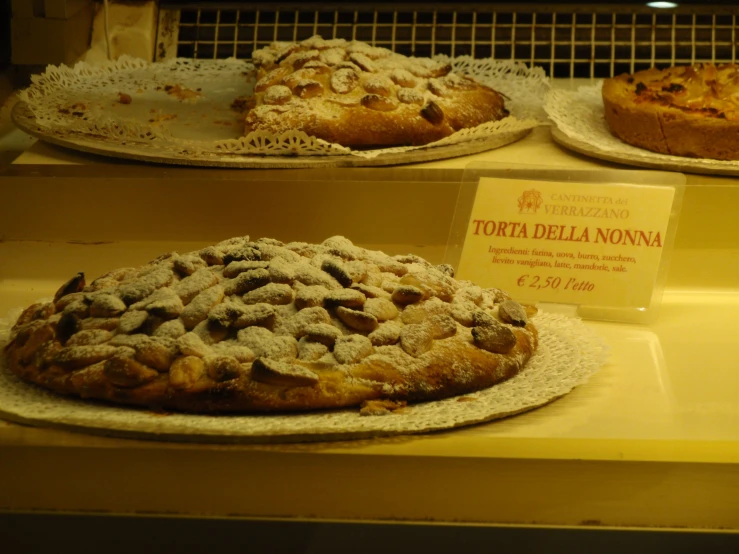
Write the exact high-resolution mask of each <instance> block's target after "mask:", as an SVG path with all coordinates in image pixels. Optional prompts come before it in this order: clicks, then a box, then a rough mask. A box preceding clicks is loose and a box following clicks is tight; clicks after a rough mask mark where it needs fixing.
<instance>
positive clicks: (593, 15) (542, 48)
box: [157, 4, 739, 77]
mask: <svg viewBox="0 0 739 554" xmlns="http://www.w3.org/2000/svg"><path fill="white" fill-rule="evenodd" d="M738 15H739V8H736V7H725V6H724V7H718V6H713V7H712V6H710V5H709V6H697V7H693V8H689V9H678V10H674V11H670V12H669V13H665V12H664V11H660V10H651V9H648V8H645V7H644V6H643V5H635V6H633V7H630V6H613V5H611V6H597V5H596V6H590V7H585V6H572V7H571V8H569V9H567V7H566V6H565V7H563V6H561V5H560V6H557V7H556V8H547V7H546V6H541V5H539V6H513V7H511V6H507V7H504V6H491V5H487V6H486V5H479V6H474V5H466V6H465V7H464V8H461V7H460V6H456V7H455V9H449V8H435V7H433V6H431V7H429V8H427V9H421V8H419V6H418V4H416V5H414V6H411V5H408V6H405V7H404V6H403V5H402V4H396V5H394V6H391V7H387V8H385V7H380V8H376V7H372V6H361V5H360V6H358V5H357V4H354V5H352V6H351V7H346V8H343V7H341V6H339V7H335V8H329V7H325V5H324V7H323V8H321V7H318V8H311V7H310V6H309V5H306V4H300V5H297V6H296V7H294V8H286V7H280V8H278V9H275V7H274V5H272V7H271V8H270V6H269V5H257V4H250V7H246V6H245V5H241V6H240V5H238V4H236V5H234V4H230V5H223V6H221V7H218V6H214V5H213V4H210V5H209V6H208V5H201V6H197V5H196V6H193V5H191V4H189V5H183V6H181V7H176V6H168V7H166V8H163V9H161V10H160V26H159V33H158V34H159V37H158V41H157V43H158V44H159V48H158V59H165V58H171V57H174V56H180V57H187V58H226V57H230V56H234V57H237V58H249V57H250V56H251V53H252V52H253V51H254V50H255V49H258V48H261V47H262V46H266V45H267V44H269V43H270V42H272V41H275V40H284V41H296V40H302V39H305V38H308V37H310V36H312V35H316V34H320V35H322V36H324V37H331V38H335V37H338V38H345V39H355V40H362V41H365V42H369V43H371V44H374V45H377V46H383V47H386V48H390V49H391V50H394V51H396V52H400V53H402V54H406V55H415V56H433V55H434V54H447V55H449V56H460V55H472V56H474V57H477V58H483V57H494V58H496V59H514V60H518V61H522V62H525V63H527V64H532V65H540V66H543V67H544V69H545V70H546V72H547V74H548V75H550V76H553V77H609V76H612V75H616V74H620V73H624V72H629V73H631V72H634V71H638V70H640V69H646V68H648V67H652V66H655V65H656V66H658V67H662V66H670V65H675V64H692V63H695V62H701V61H712V62H719V63H720V62H735V61H736V59H737V38H738V37H737V19H738V17H737V16H738Z"/></svg>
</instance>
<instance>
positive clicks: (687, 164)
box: [544, 81, 739, 174]
mask: <svg viewBox="0 0 739 554" xmlns="http://www.w3.org/2000/svg"><path fill="white" fill-rule="evenodd" d="M602 86H603V82H602V81H601V82H599V83H597V84H595V85H591V86H585V87H580V88H579V89H578V90H577V91H565V90H552V91H550V92H549V94H548V95H547V98H546V102H545V105H544V109H545V110H546V113H547V114H548V115H549V117H550V118H551V120H552V121H553V122H554V124H555V125H556V127H557V129H558V130H559V131H561V132H562V133H564V134H565V135H566V136H567V137H569V138H571V139H573V141H576V142H577V143H579V144H581V145H582V147H581V148H578V151H580V152H583V153H585V154H590V155H593V156H596V157H603V158H605V159H609V160H617V161H620V162H622V163H625V164H633V165H645V166H649V167H663V168H665V169H677V170H681V171H690V172H695V173H700V172H707V173H711V172H721V173H729V174H734V173H736V174H739V161H724V160H706V159H699V158H686V157H682V156H670V155H668V154H659V153H657V152H651V151H649V150H644V149H643V148H637V147H636V146H631V145H630V144H626V143H625V142H622V141H621V140H620V139H618V138H616V137H615V136H614V135H612V134H611V132H610V130H609V129H608V124H607V123H606V120H605V117H604V116H603V98H602V95H601V88H602ZM564 144H565V146H567V145H568V144H567V142H565V143H564Z"/></svg>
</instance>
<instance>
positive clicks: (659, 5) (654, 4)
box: [647, 2, 677, 9]
mask: <svg viewBox="0 0 739 554" xmlns="http://www.w3.org/2000/svg"><path fill="white" fill-rule="evenodd" d="M647 6H649V7H650V8H660V9H668V8H677V4H675V2H647Z"/></svg>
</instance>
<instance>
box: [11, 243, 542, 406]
mask: <svg viewBox="0 0 739 554" xmlns="http://www.w3.org/2000/svg"><path fill="white" fill-rule="evenodd" d="M535 310H536V309H535V308H533V307H524V306H522V305H520V304H518V303H516V302H515V301H513V300H512V299H511V298H510V297H509V296H508V295H507V294H506V293H504V292H502V291H500V290H498V289H490V288H486V289H483V288H480V287H479V286H476V285H474V284H473V283H471V282H469V281H462V280H456V279H454V277H453V270H452V268H451V267H450V266H448V265H433V264H431V263H429V262H427V261H425V260H424V259H422V258H420V257H418V256H415V255H405V256H390V255H387V254H385V253H383V252H380V251H373V250H367V249H364V248H360V247H358V246H355V245H354V244H352V243H351V242H350V241H349V240H348V239H346V238H344V237H338V236H337V237H332V238H329V239H327V240H325V241H324V242H323V243H321V244H307V243H303V242H291V243H287V244H284V243H282V242H280V241H277V240H274V239H267V238H263V239H259V240H254V241H251V240H249V238H248V237H237V238H233V239H229V240H226V241H223V242H221V243H218V244H216V245H214V246H209V247H207V248H203V249H202V250H199V251H195V252H188V253H185V254H178V253H176V252H170V253H168V254H165V255H163V256H160V257H159V258H157V259H155V260H153V261H151V262H149V263H148V264H146V265H144V266H142V267H139V268H123V269H117V270H114V271H111V272H109V273H107V274H105V275H103V276H101V277H98V278H97V279H95V280H94V281H92V282H90V283H89V284H88V283H86V281H85V277H84V275H83V274H82V273H78V274H77V275H75V276H74V277H73V278H72V279H70V280H69V281H68V282H67V283H65V284H64V285H63V286H62V287H61V288H60V289H59V291H58V292H57V293H56V295H55V297H54V299H53V300H52V301H51V302H47V303H39V304H34V305H33V306H30V307H29V308H27V309H26V310H25V311H24V312H23V313H22V315H21V316H20V317H19V319H18V321H17V322H16V324H15V326H14V327H13V329H12V332H11V337H10V342H9V343H8V345H7V346H6V347H5V351H4V354H5V357H6V362H7V366H8V367H9V368H10V370H11V371H12V372H13V373H15V374H16V375H18V376H19V377H21V378H22V379H24V380H27V381H30V382H32V383H36V384H37V385H40V386H42V387H46V388H49V389H52V390H54V391H56V392H59V393H63V394H69V395H76V396H80V397H82V398H94V399H101V400H107V401H110V402H114V403H120V404H132V405H139V406H146V407H153V408H163V409H172V410H183V411H191V412H270V411H301V410H315V409H323V408H337V407H352V406H356V407H362V413H363V414H375V413H387V412H388V410H393V409H396V408H398V407H401V406H403V405H405V403H407V402H419V401H428V400H435V399H440V398H446V397H449V396H454V395H458V394H464V393H469V392H472V391H476V390H480V389H483V388H487V387H490V386H492V385H495V384H496V383H499V382H501V381H504V380H506V379H508V378H510V377H512V376H514V375H516V374H517V373H518V372H519V371H520V370H521V369H522V368H523V367H524V365H525V364H526V362H527V361H528V360H529V358H530V356H531V355H532V354H533V353H534V351H535V349H536V347H537V331H536V328H535V327H534V325H533V324H532V323H531V322H530V321H529V316H530V315H532V314H533V313H535Z"/></svg>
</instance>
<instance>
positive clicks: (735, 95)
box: [603, 63, 739, 160]
mask: <svg viewBox="0 0 739 554" xmlns="http://www.w3.org/2000/svg"><path fill="white" fill-rule="evenodd" d="M603 104H604V106H605V118H606V121H607V122H608V126H609V127H610V129H611V132H612V133H613V134H614V135H615V136H617V137H618V138H620V139H621V140H623V141H624V142H627V143H629V144H632V145H634V146H638V147H640V148H645V149H647V150H651V151H653V152H660V153H662V154H672V155H674V156H687V157H693V158H712V159H716V160H739V66H737V65H736V64H723V65H714V64H709V63H705V64H698V65H695V66H681V67H671V68H669V69H663V70H659V69H656V68H652V69H647V70H645V71H639V72H637V73H634V74H633V75H619V76H618V77H613V78H611V79H606V81H605V82H604V83H603Z"/></svg>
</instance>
